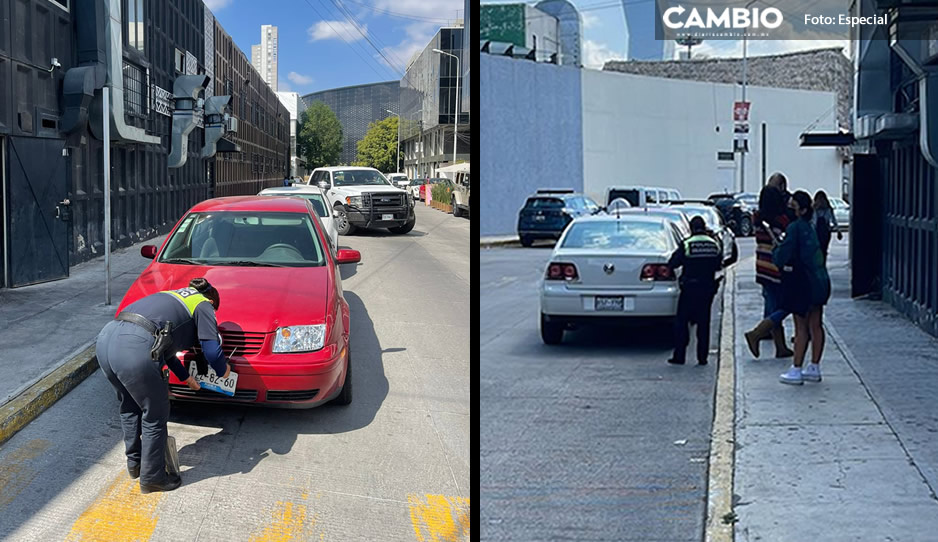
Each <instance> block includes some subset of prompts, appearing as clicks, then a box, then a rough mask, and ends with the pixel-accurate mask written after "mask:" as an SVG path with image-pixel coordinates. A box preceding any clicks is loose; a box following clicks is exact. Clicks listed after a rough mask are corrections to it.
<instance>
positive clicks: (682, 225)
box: [628, 207, 691, 239]
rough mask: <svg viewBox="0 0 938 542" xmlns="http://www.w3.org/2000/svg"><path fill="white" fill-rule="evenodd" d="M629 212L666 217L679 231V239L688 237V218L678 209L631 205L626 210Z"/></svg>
mask: <svg viewBox="0 0 938 542" xmlns="http://www.w3.org/2000/svg"><path fill="white" fill-rule="evenodd" d="M628 212H630V213H635V214H643V215H646V216H658V217H661V218H667V219H668V220H670V221H671V222H673V223H674V225H675V226H676V227H677V228H678V230H679V231H680V233H681V239H686V238H688V237H690V235H691V233H690V219H689V218H687V217H686V216H685V215H684V213H682V212H681V211H680V210H679V209H673V208H671V207H632V208H631V209H629V210H628Z"/></svg>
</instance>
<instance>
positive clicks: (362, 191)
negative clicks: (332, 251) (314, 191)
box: [306, 166, 417, 235]
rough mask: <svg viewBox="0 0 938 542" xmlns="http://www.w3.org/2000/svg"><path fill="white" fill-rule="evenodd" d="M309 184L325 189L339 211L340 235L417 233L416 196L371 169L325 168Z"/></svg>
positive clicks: (311, 176)
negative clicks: (378, 231) (385, 231)
mask: <svg viewBox="0 0 938 542" xmlns="http://www.w3.org/2000/svg"><path fill="white" fill-rule="evenodd" d="M306 184H310V185H316V186H319V187H320V188H322V190H323V192H324V193H325V194H326V197H327V198H328V200H329V204H330V205H331V206H332V208H333V210H334V211H335V222H336V228H337V229H338V231H339V235H349V234H351V233H354V231H355V230H356V229H357V228H387V229H388V230H390V231H391V233H397V234H404V233H407V232H409V231H410V230H412V229H414V224H416V223H417V219H416V217H415V216H414V199H413V196H412V195H411V194H410V193H409V192H407V191H405V190H401V189H400V188H397V187H395V186H393V185H392V184H391V183H390V182H389V181H388V180H387V178H385V176H384V175H382V174H381V172H380V171H378V170H377V169H374V168H370V167H352V166H339V167H321V168H316V169H315V170H313V172H312V173H311V174H310V175H309V178H308V179H307V180H306Z"/></svg>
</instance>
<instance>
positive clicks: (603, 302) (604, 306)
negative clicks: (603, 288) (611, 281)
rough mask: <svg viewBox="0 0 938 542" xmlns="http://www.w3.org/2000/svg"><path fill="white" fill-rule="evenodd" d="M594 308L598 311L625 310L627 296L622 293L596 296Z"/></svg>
mask: <svg viewBox="0 0 938 542" xmlns="http://www.w3.org/2000/svg"><path fill="white" fill-rule="evenodd" d="M593 308H594V309H596V310H598V311H624V310H625V298H624V297H623V296H621V295H616V296H596V297H595V298H594V301H593Z"/></svg>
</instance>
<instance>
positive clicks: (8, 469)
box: [0, 438, 52, 508]
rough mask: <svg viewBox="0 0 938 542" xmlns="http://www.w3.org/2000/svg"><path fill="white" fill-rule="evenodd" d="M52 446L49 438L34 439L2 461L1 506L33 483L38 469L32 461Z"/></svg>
mask: <svg viewBox="0 0 938 542" xmlns="http://www.w3.org/2000/svg"><path fill="white" fill-rule="evenodd" d="M50 446H52V443H51V442H49V441H48V440H43V439H39V438H37V439H33V440H30V441H29V442H27V443H26V444H24V445H23V446H22V447H20V448H18V449H16V450H13V451H12V452H10V454H9V455H7V456H6V457H5V458H4V459H3V461H0V508H3V507H4V506H6V505H8V504H10V503H11V502H13V500H14V499H16V497H17V495H19V494H20V492H21V491H23V489H25V488H26V487H28V486H29V484H31V483H32V481H33V478H35V477H36V474H37V471H36V469H34V468H32V465H31V464H30V463H31V462H32V460H33V459H35V458H37V457H39V456H40V455H41V454H42V453H43V452H45V451H46V450H48V449H49V447H50Z"/></svg>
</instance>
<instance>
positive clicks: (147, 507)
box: [66, 472, 164, 542]
mask: <svg viewBox="0 0 938 542" xmlns="http://www.w3.org/2000/svg"><path fill="white" fill-rule="evenodd" d="M163 495H164V494H163V493H162V492H155V493H149V494H146V495H143V494H141V493H140V484H139V483H138V482H137V480H132V479H131V478H130V476H129V475H128V474H127V473H126V472H122V473H121V474H120V475H118V476H117V477H116V478H115V479H114V481H112V482H111V483H110V485H108V487H107V488H105V489H104V490H102V491H101V493H100V494H99V495H98V498H97V499H95V501H94V502H93V503H91V505H90V506H88V508H87V509H86V510H85V511H84V512H82V514H81V515H80V516H78V519H77V520H76V521H75V523H74V524H73V525H72V529H71V531H70V532H69V535H68V537H67V538H66V540H67V541H68V542H78V541H84V540H102V541H103V540H107V541H108V542H124V541H128V542H130V541H137V542H143V541H146V540H149V539H150V537H151V536H153V531H154V530H156V524H157V523H158V522H159V520H160V518H159V515H158V514H157V512H156V509H157V507H158V506H159V504H160V501H162V500H163Z"/></svg>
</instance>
